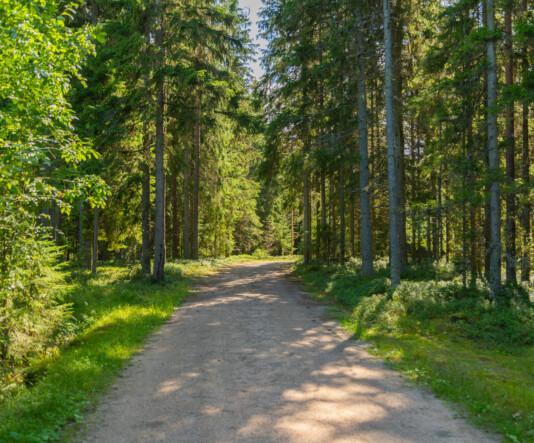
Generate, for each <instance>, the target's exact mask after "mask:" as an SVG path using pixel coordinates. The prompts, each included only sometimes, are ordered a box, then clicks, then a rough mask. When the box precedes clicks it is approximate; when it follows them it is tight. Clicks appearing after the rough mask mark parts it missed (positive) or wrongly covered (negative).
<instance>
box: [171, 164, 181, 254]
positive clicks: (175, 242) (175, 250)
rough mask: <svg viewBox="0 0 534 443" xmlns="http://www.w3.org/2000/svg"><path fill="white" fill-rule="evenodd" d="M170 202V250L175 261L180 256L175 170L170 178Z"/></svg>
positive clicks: (176, 177)
mask: <svg viewBox="0 0 534 443" xmlns="http://www.w3.org/2000/svg"><path fill="white" fill-rule="evenodd" d="M171 200H172V214H171V217H172V235H171V241H172V244H171V249H172V258H173V259H174V260H177V259H178V257H179V256H180V251H179V249H180V224H179V216H178V214H179V211H180V208H179V202H178V175H177V173H176V168H173V171H172V176H171Z"/></svg>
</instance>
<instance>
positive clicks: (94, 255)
mask: <svg viewBox="0 0 534 443" xmlns="http://www.w3.org/2000/svg"><path fill="white" fill-rule="evenodd" d="M98 212H99V210H98V208H94V209H93V245H92V246H93V247H92V253H91V273H92V274H93V275H96V270H97V269H96V268H97V263H98V215H99V214H98Z"/></svg>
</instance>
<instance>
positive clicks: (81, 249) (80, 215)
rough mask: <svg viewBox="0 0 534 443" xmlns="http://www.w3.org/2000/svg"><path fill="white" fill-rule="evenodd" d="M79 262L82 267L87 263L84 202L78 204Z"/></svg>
mask: <svg viewBox="0 0 534 443" xmlns="http://www.w3.org/2000/svg"><path fill="white" fill-rule="evenodd" d="M78 261H79V262H80V264H81V265H82V266H86V265H87V263H86V262H85V242H84V241H83V200H80V201H79V202H78Z"/></svg>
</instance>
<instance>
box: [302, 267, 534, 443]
mask: <svg viewBox="0 0 534 443" xmlns="http://www.w3.org/2000/svg"><path fill="white" fill-rule="evenodd" d="M296 272H297V274H298V275H299V276H300V277H301V278H302V279H303V280H304V282H305V283H306V285H307V286H308V287H309V289H310V290H311V291H312V292H313V293H314V294H315V296H316V297H318V298H320V299H323V300H328V301H331V302H334V303H335V313H336V315H337V316H338V317H339V320H340V322H341V323H342V324H343V326H344V327H345V328H346V329H347V330H349V331H350V332H351V333H353V334H355V336H358V337H359V338H363V339H365V340H368V341H369V342H371V343H372V344H373V345H374V347H373V348H372V352H374V353H376V354H377V355H380V356H381V357H383V358H385V359H386V360H387V361H388V362H389V363H390V364H391V365H392V366H393V367H395V368H396V369H399V370H401V371H402V372H403V373H404V374H405V375H406V376H407V377H408V378H410V379H412V380H414V381H417V382H420V383H424V384H425V385H427V386H429V387H431V388H432V390H433V391H434V392H435V393H436V394H437V395H438V396H439V397H441V398H444V399H446V400H450V401H452V402H454V403H456V404H457V405H460V408H459V412H458V413H459V414H461V415H466V416H468V417H470V419H471V420H472V421H473V422H475V423H476V424H478V425H480V426H482V427H484V428H486V429H489V430H494V431H497V432H499V433H501V434H502V435H503V436H504V439H505V441H508V442H534V348H533V347H532V345H531V344H530V343H532V334H534V331H533V330H532V329H531V328H529V325H525V327H524V328H523V329H521V327H520V326H518V325H517V323H513V322H512V321H511V320H509V319H507V318H506V317H503V315H505V313H503V312H502V311H501V312H496V314H495V315H496V316H497V317H496V321H495V322H494V323H491V322H490V325H491V326H492V327H494V326H495V325H497V327H496V328H497V329H496V331H497V332H495V331H494V330H482V328H483V327H484V326H487V323H484V322H482V321H481V319H480V318H477V313H476V311H475V312H471V311H470V309H471V308H472V307H473V306H477V305H476V303H475V301H473V299H472V298H469V294H465V296H464V297H465V298H464V297H463V296H460V297H459V298H455V297H449V298H447V296H444V298H443V300H438V301H437V302H436V303H435V302H434V301H433V300H431V298H432V297H434V296H435V294H432V296H431V295H430V294H428V299H429V300H430V301H429V302H425V298H426V297H427V295H426V294H425V293H423V292H422V293H420V294H414V295H416V297H414V298H415V299H420V300H421V302H420V304H419V305H406V304H404V305H403V304H402V301H403V300H402V299H401V301H395V300H392V297H391V294H390V293H387V288H386V285H385V282H386V276H385V274H384V272H383V270H381V271H379V273H378V274H377V275H375V276H374V277H372V278H364V277H361V276H359V275H358V273H357V271H355V269H354V268H351V267H347V268H343V267H335V266H333V267H324V266H310V267H302V266H299V267H297V271H296ZM417 280H418V281H419V282H420V283H417V282H415V281H414V282H413V283H412V286H409V288H410V290H413V291H417V290H418V289H419V288H420V289H421V290H423V291H424V290H425V289H426V288H427V286H425V280H424V275H418V276H417ZM437 284H438V285H439V282H438V283H437ZM443 286H444V287H446V286H447V285H446V282H444V284H443ZM475 296H476V294H475ZM409 301H412V300H409ZM406 306H408V307H409V308H411V310H410V309H406ZM414 306H415V307H416V308H417V307H418V308H420V309H419V310H418V309H413V308H414ZM525 309H532V307H531V306H530V307H528V305H525ZM427 310H428V311H427ZM399 311H400V313H399ZM427 312H428V316H426V314H427ZM488 315H491V313H490V314H488ZM499 315H500V317H499ZM530 318H532V317H530ZM512 319H514V317H512ZM498 328H500V329H498ZM507 328H516V329H514V330H513V331H510V330H507ZM529 334H530V338H529Z"/></svg>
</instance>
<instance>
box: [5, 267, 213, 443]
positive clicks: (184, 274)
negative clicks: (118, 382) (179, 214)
mask: <svg viewBox="0 0 534 443" xmlns="http://www.w3.org/2000/svg"><path fill="white" fill-rule="evenodd" d="M221 264H222V262H214V261H205V262H188V263H181V264H170V265H168V266H167V268H166V270H167V272H168V274H167V276H166V280H165V283H163V284H154V283H153V282H152V281H151V280H150V279H149V278H144V277H139V276H138V275H137V272H136V270H135V269H131V268H127V267H124V266H103V267H102V268H100V269H99V273H98V276H97V277H95V278H93V277H91V276H90V274H89V273H87V272H75V271H72V270H71V269H63V270H60V271H59V272H57V273H56V275H55V276H54V278H53V279H49V281H48V284H49V285H51V284H54V285H55V286H54V288H53V289H55V290H56V291H58V292H60V293H61V298H62V299H63V301H64V302H65V303H66V304H69V305H70V309H71V311H72V318H71V320H70V322H69V323H68V325H69V326H68V327H69V328H70V340H68V343H66V344H65V345H63V346H58V347H56V348H51V349H49V350H48V352H47V355H46V356H44V357H42V358H40V359H36V360H35V361H33V362H31V364H29V365H28V367H26V368H24V370H23V371H22V373H23V382H20V383H15V382H14V383H12V384H11V386H9V385H6V384H4V385H3V386H0V387H1V388H2V389H1V390H0V442H2V443H4V442H5V443H7V442H10V443H11V442H45V441H56V440H59V439H62V438H63V437H64V434H63V428H64V426H65V425H67V424H70V423H76V422H79V421H81V420H82V417H83V413H84V411H86V409H87V408H88V406H90V405H91V404H92V403H93V402H94V400H95V398H96V394H97V393H99V392H101V391H103V390H104V389H105V388H106V387H108V386H109V385H110V384H111V382H112V381H113V380H114V378H115V377H116V376H117V374H118V373H119V372H120V370H121V369H122V368H123V367H124V365H125V363H126V362H128V360H129V359H130V358H131V357H132V356H133V355H134V354H135V353H136V352H137V351H139V350H140V348H141V346H142V345H143V343H144V341H145V339H146V338H147V337H148V336H149V335H150V334H151V333H153V332H154V331H155V330H156V329H157V328H158V327H159V326H160V325H161V324H162V323H163V322H165V321H166V320H167V319H168V318H169V316H170V315H171V314H172V312H173V311H174V310H175V308H176V307H177V306H179V305H180V304H181V303H182V301H183V300H184V298H185V297H186V296H187V294H188V292H189V287H190V284H191V281H192V278H193V277H199V276H202V275H206V274H208V273H211V272H214V271H215V270H216V269H217V268H218V266H219V265H221ZM51 280H53V282H52V281H51Z"/></svg>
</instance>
